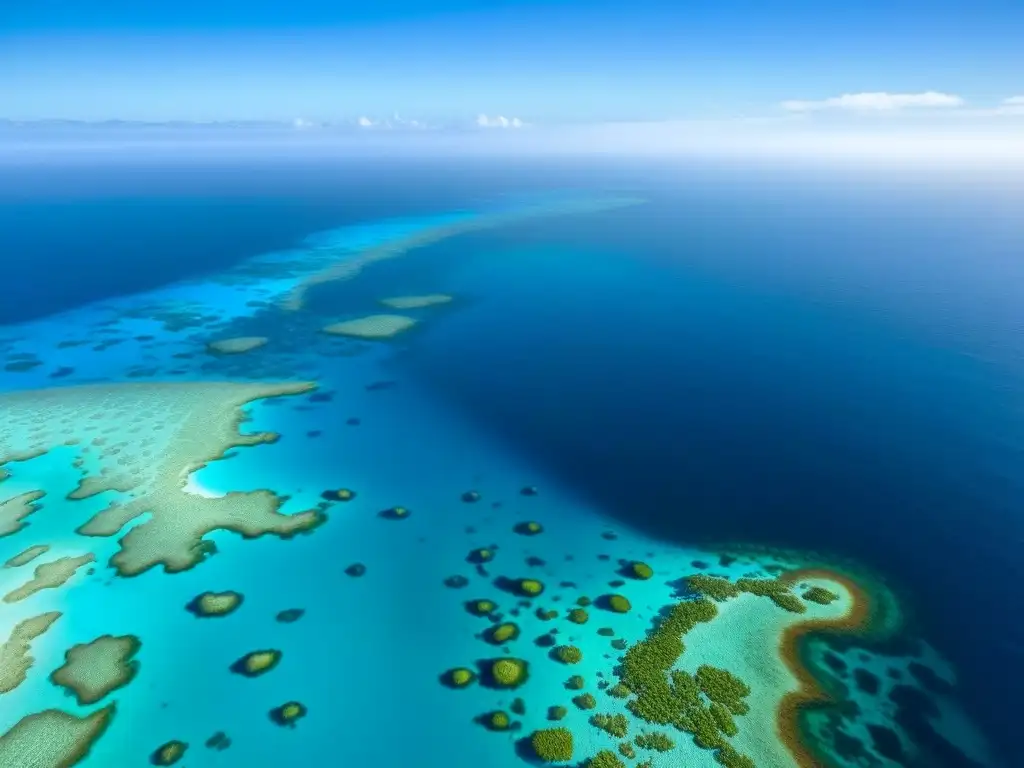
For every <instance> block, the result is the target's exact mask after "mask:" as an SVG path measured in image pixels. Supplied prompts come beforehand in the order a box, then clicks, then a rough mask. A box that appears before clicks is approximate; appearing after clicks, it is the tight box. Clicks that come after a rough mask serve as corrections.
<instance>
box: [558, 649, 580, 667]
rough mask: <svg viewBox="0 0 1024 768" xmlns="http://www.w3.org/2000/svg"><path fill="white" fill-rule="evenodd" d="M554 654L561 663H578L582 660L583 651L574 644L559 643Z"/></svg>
mask: <svg viewBox="0 0 1024 768" xmlns="http://www.w3.org/2000/svg"><path fill="white" fill-rule="evenodd" d="M554 655H555V658H556V659H558V660H559V661H560V662H562V663H563V664H579V663H580V662H581V661H583V651H581V650H580V649H579V648H578V647H576V646H575V645H560V646H558V647H557V648H555V650H554Z"/></svg>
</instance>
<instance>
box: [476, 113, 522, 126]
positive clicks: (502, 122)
mask: <svg viewBox="0 0 1024 768" xmlns="http://www.w3.org/2000/svg"><path fill="white" fill-rule="evenodd" d="M476 124H477V126H478V127H480V128H522V127H523V126H525V125H526V123H524V122H523V121H522V120H520V119H519V118H518V117H513V118H508V117H503V116H502V115H497V116H495V117H488V116H487V115H477V118H476Z"/></svg>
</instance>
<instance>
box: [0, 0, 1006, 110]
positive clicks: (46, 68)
mask: <svg viewBox="0 0 1024 768" xmlns="http://www.w3.org/2000/svg"><path fill="white" fill-rule="evenodd" d="M929 92H932V93H934V94H938V95H942V96H948V97H950V98H952V99H955V100H956V103H954V102H953V101H946V102H944V103H940V102H942V99H939V98H938V97H933V98H932V99H931V101H930V102H929V100H928V98H925V97H922V96H921V95H922V94H926V93H929ZM862 93H869V94H876V96H875V97H874V99H873V100H872V99H871V98H868V99H861V100H860V101H859V102H858V101H857V100H856V99H854V100H852V101H851V100H849V99H847V100H846V101H845V102H844V101H842V100H841V99H840V98H839V97H842V96H843V95H844V94H862ZM879 94H882V95H879ZM884 94H889V95H895V96H894V98H893V99H890V100H889V101H888V102H886V101H885V99H886V97H885V96H884ZM1022 94H1024V2H1021V0H1005V1H1004V0H970V1H969V0H958V1H957V2H948V1H947V0H904V1H902V2H901V1H900V0H850V2H845V3H841V2H829V0H814V1H813V2H809V1H806V0H777V1H776V2H767V1H766V0H733V1H730V0H673V2H661V1H660V0H632V2H624V1H622V0H562V1H561V2H559V1H557V0H555V1H548V2H542V1H541V0H487V1H486V2H483V1H481V0H429V1H428V0H424V1H423V2H400V1H399V0H363V1H362V2H360V3H358V4H356V3H353V2H351V0H331V1H329V2H324V1H321V0H172V1H170V2H148V3H147V2H142V1H141V0H20V2H19V1H17V0H15V1H14V2H0V118H9V119H19V120H25V119H40V118H68V119H86V120H105V119H137V120H172V119H177V120H197V121H207V120H250V119H272V120H288V121H291V120H294V119H296V118H303V119H305V120H310V121H338V120H353V119H357V118H358V117H360V116H368V117H370V118H372V120H374V121H378V120H380V119H381V118H383V117H386V116H388V115H391V114H393V113H396V112H397V113H399V114H400V115H401V116H403V117H406V118H415V119H417V120H421V121H427V122H452V121H463V120H465V121H473V120H474V119H475V118H476V117H477V116H478V115H480V114H486V115H490V116H496V115H502V116H508V117H509V118H512V117H518V118H520V119H521V120H523V121H526V122H529V123H533V124H536V125H542V124H562V123H604V122H619V121H665V120H692V119H702V120H706V119H732V118H737V117H743V116H746V117H770V116H777V115H780V114H782V113H787V112H790V113H800V114H801V115H803V116H805V117H806V116H808V115H814V116H815V117H814V118H813V119H819V116H826V115H835V114H840V113H842V114H847V113H850V112H858V113H862V112H864V111H874V112H885V113H887V114H891V113H893V112H897V111H898V112H900V113H901V114H902V113H905V112H907V111H908V109H909V111H913V112H916V113H921V112H922V111H925V112H928V113H929V114H934V113H937V112H943V113H944V114H949V113H950V112H951V111H954V112H956V111H960V112H963V111H964V110H973V111H974V112H975V113H976V115H977V116H978V117H979V119H980V118H985V119H987V118H988V117H995V116H996V115H997V113H998V114H999V115H1000V116H1001V115H1002V114H1005V113H1009V112H1011V111H1015V110H1012V109H1011V107H1016V106H1017V105H1014V104H1013V103H1012V102H1008V101H1005V100H1007V99H1010V98H1012V97H1017V96H1021V95H1022ZM901 95H902V97H903V101H900V100H899V98H896V97H900V96H901ZM910 97H914V98H917V101H914V98H910ZM829 99H832V100H833V101H828V100H829ZM837 99H838V100H837ZM784 102H790V104H789V105H788V107H784V106H782V104H783V103H784ZM795 102H799V104H797V103H795ZM801 104H802V106H801ZM822 119H824V117H822ZM915 119H916V118H915ZM1017 124H1018V125H1019V126H1020V127H1022V128H1024V120H1021V121H1019V122H1018V123H1017Z"/></svg>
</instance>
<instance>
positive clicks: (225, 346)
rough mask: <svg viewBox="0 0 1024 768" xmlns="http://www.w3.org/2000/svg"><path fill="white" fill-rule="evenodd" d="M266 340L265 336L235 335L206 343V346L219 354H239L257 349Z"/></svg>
mask: <svg viewBox="0 0 1024 768" xmlns="http://www.w3.org/2000/svg"><path fill="white" fill-rule="evenodd" d="M267 341H268V339H267V337H266V336H236V337H234V338H233V339H218V340H217V341H211V342H209V343H207V345H206V348H207V349H208V350H209V351H210V352H213V353H215V354H219V355H240V354H242V353H243V352H251V351H252V350H254V349H259V348H260V347H262V346H263V345H264V344H266V343H267Z"/></svg>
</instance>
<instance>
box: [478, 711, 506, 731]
mask: <svg viewBox="0 0 1024 768" xmlns="http://www.w3.org/2000/svg"><path fill="white" fill-rule="evenodd" d="M479 722H480V724H481V725H483V727H484V728H486V729H487V730H489V731H507V730H508V729H509V728H510V727H511V726H512V719H511V718H510V717H509V716H508V712H503V711H501V710H497V711H494V712H488V713H487V714H486V715H481V716H480V718H479Z"/></svg>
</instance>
